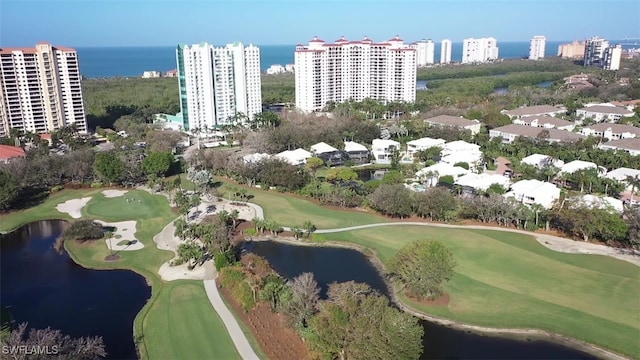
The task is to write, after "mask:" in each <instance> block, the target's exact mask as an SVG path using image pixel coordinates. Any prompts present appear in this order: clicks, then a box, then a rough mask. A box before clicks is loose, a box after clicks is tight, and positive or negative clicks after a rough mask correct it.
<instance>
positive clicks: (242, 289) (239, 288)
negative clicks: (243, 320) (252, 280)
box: [231, 281, 256, 311]
mask: <svg viewBox="0 0 640 360" xmlns="http://www.w3.org/2000/svg"><path fill="white" fill-rule="evenodd" d="M231 294H232V295H233V297H234V298H235V299H236V300H237V301H238V303H240V306H242V308H243V309H244V310H245V311H249V310H251V309H253V307H254V305H255V304H256V303H255V301H254V299H253V291H252V290H251V286H249V284H248V283H247V282H246V281H242V282H240V283H238V284H236V286H235V287H234V288H233V290H231Z"/></svg>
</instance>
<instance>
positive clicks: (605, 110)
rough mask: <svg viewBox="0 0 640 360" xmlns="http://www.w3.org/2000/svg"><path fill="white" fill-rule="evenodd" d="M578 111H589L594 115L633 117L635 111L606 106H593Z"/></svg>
mask: <svg viewBox="0 0 640 360" xmlns="http://www.w3.org/2000/svg"><path fill="white" fill-rule="evenodd" d="M578 110H579V111H580V110H582V111H588V112H593V113H601V114H616V115H632V114H633V111H631V110H627V109H625V108H623V107H617V106H606V105H593V106H588V107H583V108H581V109H578Z"/></svg>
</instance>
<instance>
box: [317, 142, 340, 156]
mask: <svg viewBox="0 0 640 360" xmlns="http://www.w3.org/2000/svg"><path fill="white" fill-rule="evenodd" d="M335 151H338V149H336V148H334V147H333V146H331V145H329V144H327V143H325V142H319V143H317V144H315V145H311V152H312V153H316V154H324V153H330V152H335Z"/></svg>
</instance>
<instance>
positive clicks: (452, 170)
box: [416, 163, 469, 177]
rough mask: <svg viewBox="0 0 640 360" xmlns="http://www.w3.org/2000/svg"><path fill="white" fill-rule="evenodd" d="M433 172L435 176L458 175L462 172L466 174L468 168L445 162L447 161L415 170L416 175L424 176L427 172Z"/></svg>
mask: <svg viewBox="0 0 640 360" xmlns="http://www.w3.org/2000/svg"><path fill="white" fill-rule="evenodd" d="M429 173H431V174H433V175H436V174H437V176H447V175H450V176H459V175H464V174H468V173H469V170H467V169H465V168H463V167H460V166H453V165H451V164H447V163H437V164H434V165H431V166H428V167H425V168H422V169H420V170H418V171H417V172H416V176H418V177H419V176H425V175H427V174H429Z"/></svg>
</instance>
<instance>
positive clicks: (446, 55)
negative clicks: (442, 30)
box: [440, 39, 452, 64]
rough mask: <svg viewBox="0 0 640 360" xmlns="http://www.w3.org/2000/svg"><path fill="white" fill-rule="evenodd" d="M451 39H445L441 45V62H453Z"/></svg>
mask: <svg viewBox="0 0 640 360" xmlns="http://www.w3.org/2000/svg"><path fill="white" fill-rule="evenodd" d="M451 46H452V43H451V40H449V39H444V40H442V44H441V45H440V63H441V64H448V63H450V62H451Z"/></svg>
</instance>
